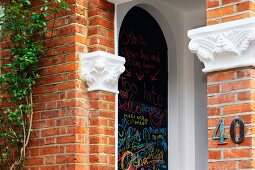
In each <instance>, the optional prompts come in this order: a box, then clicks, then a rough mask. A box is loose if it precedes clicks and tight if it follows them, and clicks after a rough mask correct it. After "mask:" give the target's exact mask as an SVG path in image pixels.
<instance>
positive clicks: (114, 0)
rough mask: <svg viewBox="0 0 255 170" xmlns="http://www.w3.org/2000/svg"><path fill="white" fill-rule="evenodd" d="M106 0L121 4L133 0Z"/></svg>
mask: <svg viewBox="0 0 255 170" xmlns="http://www.w3.org/2000/svg"><path fill="white" fill-rule="evenodd" d="M107 1H108V2H111V3H113V4H123V3H126V2H130V1H133V0H107Z"/></svg>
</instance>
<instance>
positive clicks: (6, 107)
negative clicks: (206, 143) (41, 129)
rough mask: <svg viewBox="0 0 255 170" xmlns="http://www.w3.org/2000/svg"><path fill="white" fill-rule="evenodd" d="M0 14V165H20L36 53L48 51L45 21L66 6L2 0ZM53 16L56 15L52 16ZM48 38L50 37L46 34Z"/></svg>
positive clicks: (57, 1)
mask: <svg viewBox="0 0 255 170" xmlns="http://www.w3.org/2000/svg"><path fill="white" fill-rule="evenodd" d="M0 2H1V6H2V7H3V8H4V15H3V16H1V17H0V26H1V39H0V41H1V48H2V49H1V50H2V53H1V54H2V55H1V58H0V62H1V67H0V71H1V73H0V169H11V170H12V169H20V168H22V166H23V164H24V162H25V158H26V147H27V145H28V143H29V139H30V136H31V133H32V122H33V113H34V111H33V89H34V88H33V87H34V85H35V83H36V81H37V80H38V78H39V74H38V64H39V60H38V57H39V56H41V55H47V48H45V46H44V45H43V43H44V40H45V39H46V38H47V36H46V35H48V34H49V33H50V32H51V31H52V30H53V28H49V26H48V22H49V21H50V20H51V21H52V20H55V19H56V13H58V12H60V11H61V10H68V5H67V4H66V3H65V2H64V1H61V0H42V4H41V5H40V7H34V6H33V4H34V3H35V2H38V0H4V1H3V2H2V0H1V1H0ZM54 16H55V18H54ZM48 38H49V37H48Z"/></svg>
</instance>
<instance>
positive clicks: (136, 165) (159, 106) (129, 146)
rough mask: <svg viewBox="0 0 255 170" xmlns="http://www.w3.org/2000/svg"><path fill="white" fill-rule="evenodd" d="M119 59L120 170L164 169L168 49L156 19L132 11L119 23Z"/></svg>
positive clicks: (166, 155) (165, 165)
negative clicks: (121, 64)
mask: <svg viewBox="0 0 255 170" xmlns="http://www.w3.org/2000/svg"><path fill="white" fill-rule="evenodd" d="M119 55H121V56H123V57H125V58H126V65H125V66H126V71H125V72H124V73H123V74H122V75H121V77H120V80H119V101H118V110H119V119H118V169H119V170H164V169H165V170H166V169H168V129H167V128H168V69H167V68H168V67H167V66H168V60H167V57H168V56H167V44H166V41H165V38H164V35H163V33H162V31H161V29H160V26H159V25H158V24H157V22H156V21H155V19H153V17H152V16H151V15H150V14H149V13H148V12H146V11H145V10H143V9H141V8H139V7H134V8H132V9H131V10H130V11H129V12H128V13H127V15H126V17H125V18H124V20H123V23H122V26H121V29H120V34H119Z"/></svg>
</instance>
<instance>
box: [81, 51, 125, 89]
mask: <svg viewBox="0 0 255 170" xmlns="http://www.w3.org/2000/svg"><path fill="white" fill-rule="evenodd" d="M125 62H126V61H125V58H123V57H120V56H117V55H114V54H110V53H106V52H103V51H96V52H91V53H88V54H82V55H81V57H80V63H81V68H80V70H81V78H82V80H83V81H84V82H86V83H87V84H88V86H89V88H88V91H96V90H102V91H107V92H112V93H119V91H118V80H119V76H120V75H121V74H122V73H123V72H124V71H125V67H124V64H125Z"/></svg>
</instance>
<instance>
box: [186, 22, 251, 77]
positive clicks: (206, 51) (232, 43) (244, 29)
mask: <svg viewBox="0 0 255 170" xmlns="http://www.w3.org/2000/svg"><path fill="white" fill-rule="evenodd" d="M188 36H189V38H190V39H191V41H190V43H189V49H190V50H191V51H192V52H193V53H196V54H197V56H198V57H199V59H200V61H202V62H203V63H204V65H205V68H204V69H203V71H204V72H213V71H219V70H226V69H232V68H238V67H245V66H255V45H254V42H255V18H248V19H241V20H237V21H232V22H227V23H222V24H217V25H213V26H207V27H202V28H197V29H194V30H190V31H188Z"/></svg>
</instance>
